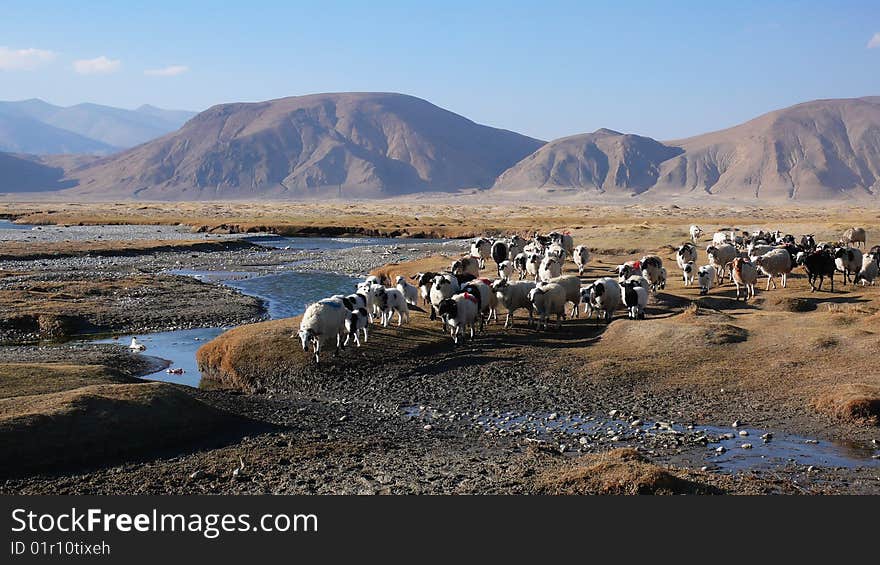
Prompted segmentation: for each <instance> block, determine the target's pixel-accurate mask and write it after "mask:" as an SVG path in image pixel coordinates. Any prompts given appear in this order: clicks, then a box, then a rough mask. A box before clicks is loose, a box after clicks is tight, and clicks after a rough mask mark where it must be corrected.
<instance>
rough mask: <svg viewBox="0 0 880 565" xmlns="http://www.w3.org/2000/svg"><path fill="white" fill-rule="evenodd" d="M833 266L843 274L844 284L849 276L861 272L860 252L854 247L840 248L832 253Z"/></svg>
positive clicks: (848, 279) (848, 280)
mask: <svg viewBox="0 0 880 565" xmlns="http://www.w3.org/2000/svg"><path fill="white" fill-rule="evenodd" d="M834 264H835V266H836V267H837V270H838V271H840V272H842V273H843V282H844V284H846V283H848V282H850V277H851V276H852V277H854V276H855V275H856V274H858V272H859V271H861V270H862V252H861V251H860V250H859V249H857V248H855V247H841V248H839V249H837V250H836V251H835V252H834ZM853 283H855V281H853Z"/></svg>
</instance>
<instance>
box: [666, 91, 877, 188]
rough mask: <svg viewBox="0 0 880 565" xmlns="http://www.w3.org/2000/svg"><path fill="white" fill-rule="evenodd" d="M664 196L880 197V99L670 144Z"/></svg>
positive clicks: (811, 105) (797, 111) (834, 103)
mask: <svg viewBox="0 0 880 565" xmlns="http://www.w3.org/2000/svg"><path fill="white" fill-rule="evenodd" d="M667 143H668V144H670V145H675V146H678V147H681V148H682V149H683V150H684V153H683V154H682V155H680V156H678V157H676V158H674V159H671V160H669V161H668V162H666V163H664V164H663V167H662V172H661V175H660V178H659V180H658V183H657V186H656V190H658V191H688V192H707V193H711V194H719V195H724V196H733V197H738V198H749V197H751V198H755V197H757V198H771V199H778V198H798V199H805V200H816V199H819V200H821V199H828V198H834V197H837V196H841V195H846V196H853V197H862V196H872V195H873V194H876V193H880V98H878V97H866V98H855V99H839V100H816V101H813V102H806V103H803V104H798V105H796V106H792V107H790V108H785V109H783V110H777V111H775V112H770V113H768V114H765V115H763V116H760V117H758V118H756V119H754V120H751V121H749V122H746V123H744V124H741V125H739V126H735V127H733V128H730V129H726V130H722V131H717V132H713V133H707V134H704V135H699V136H696V137H691V138H688V139H683V140H678V141H671V142H667Z"/></svg>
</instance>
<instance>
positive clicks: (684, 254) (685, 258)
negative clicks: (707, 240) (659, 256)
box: [675, 243, 697, 286]
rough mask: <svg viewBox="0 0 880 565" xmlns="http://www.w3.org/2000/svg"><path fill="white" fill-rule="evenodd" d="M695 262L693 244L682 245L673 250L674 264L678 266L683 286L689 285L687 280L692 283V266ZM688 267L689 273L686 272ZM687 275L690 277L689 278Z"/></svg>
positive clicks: (695, 253)
mask: <svg viewBox="0 0 880 565" xmlns="http://www.w3.org/2000/svg"><path fill="white" fill-rule="evenodd" d="M696 261H697V246H696V245H694V244H693V243H683V244H681V245H680V246H679V248H678V249H676V250H675V262H676V263H677V264H678V268H679V269H681V274H682V277H683V278H684V284H685V286H688V285H689V284H690V283H689V282H688V280H690V282H693V280H694V269H693V265H694V263H695V262H696ZM688 265H690V271H688V270H687V269H688ZM688 275H690V277H689V276H688Z"/></svg>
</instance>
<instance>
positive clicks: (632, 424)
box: [629, 420, 642, 428]
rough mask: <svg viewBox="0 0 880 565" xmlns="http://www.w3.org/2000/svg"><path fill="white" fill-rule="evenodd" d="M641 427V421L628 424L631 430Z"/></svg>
mask: <svg viewBox="0 0 880 565" xmlns="http://www.w3.org/2000/svg"><path fill="white" fill-rule="evenodd" d="M641 425H642V421H641V420H633V421H632V422H630V423H629V426H630V427H631V428H638V427H639V426H641Z"/></svg>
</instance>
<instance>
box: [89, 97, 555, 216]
mask: <svg viewBox="0 0 880 565" xmlns="http://www.w3.org/2000/svg"><path fill="white" fill-rule="evenodd" d="M542 144H543V142H541V141H539V140H536V139H532V138H528V137H525V136H522V135H519V134H516V133H513V132H510V131H506V130H500V129H495V128H491V127H487V126H483V125H479V124H476V123H474V122H472V121H470V120H468V119H466V118H464V117H462V116H459V115H457V114H454V113H452V112H449V111H447V110H443V109H441V108H438V107H437V106H434V105H433V104H430V103H429V102H426V101H424V100H421V99H419V98H415V97H412V96H406V95H402V94H386V93H338V94H315V95H310V96H299V97H291V98H282V99H278V100H271V101H267V102H259V103H248V104H245V103H237V104H223V105H219V106H214V107H212V108H210V109H208V110H206V111H204V112H202V113H200V114H198V115H197V116H196V117H194V118H192V119H191V120H189V121H188V122H187V123H186V125H184V127H183V128H181V129H180V130H179V131H177V132H174V133H172V134H169V135H166V136H165V137H163V138H161V139H157V140H154V141H152V142H149V143H147V144H145V145H142V146H140V147H136V148H134V149H131V150H129V151H126V152H124V153H121V154H119V155H114V156H112V157H108V158H105V159H102V160H100V161H99V162H97V163H95V165H93V166H91V167H87V168H85V169H84V170H82V171H80V172H78V173H76V178H77V179H78V180H79V181H80V186H79V187H78V188H76V189H75V190H74V191H73V192H74V193H77V194H81V195H90V196H95V197H111V196H117V197H119V196H130V195H137V196H138V197H143V198H168V199H183V198H236V197H246V196H254V195H278V196H310V195H331V196H335V195H337V194H340V193H341V194H343V195H344V196H347V197H375V196H385V195H394V194H402V193H408V192H416V191H424V190H444V191H445V190H456V189H460V188H468V187H488V186H490V185H491V184H492V183H493V181H494V180H495V177H496V176H497V175H498V174H499V173H500V172H501V171H503V170H504V169H506V168H508V167H510V166H511V165H513V164H514V163H516V162H517V161H519V160H520V159H522V158H523V157H524V156H526V155H528V154H529V153H531V152H532V151H534V150H535V149H537V148H538V147H539V146H541V145H542Z"/></svg>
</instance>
